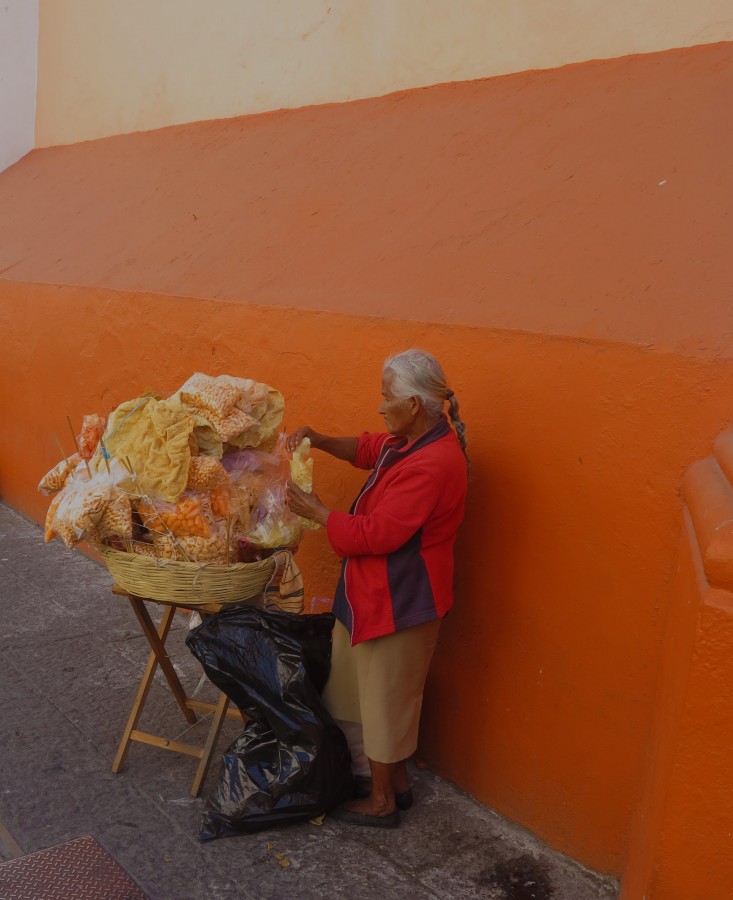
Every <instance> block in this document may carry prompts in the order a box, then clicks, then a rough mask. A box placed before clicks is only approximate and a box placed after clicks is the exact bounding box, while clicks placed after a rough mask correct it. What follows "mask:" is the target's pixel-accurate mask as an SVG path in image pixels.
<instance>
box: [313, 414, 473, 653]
mask: <svg viewBox="0 0 733 900" xmlns="http://www.w3.org/2000/svg"><path fill="white" fill-rule="evenodd" d="M354 465H355V466H356V467H357V468H362V469H371V468H373V469H374V471H373V472H372V474H371V475H370V476H369V478H368V479H367V482H366V484H365V485H364V487H363V488H362V489H361V492H360V494H359V496H358V497H357V498H356V501H355V502H354V504H353V506H352V507H351V510H350V511H349V513H342V512H336V511H334V512H332V513H331V514H330V515H329V517H328V523H327V525H326V529H327V531H328V538H329V540H330V542H331V545H332V547H333V549H334V550H335V551H336V553H338V555H339V556H341V557H343V563H342V567H341V578H340V579H339V584H338V587H337V589H336V597H335V600H334V613H335V615H336V618H338V619H339V621H341V622H343V624H344V625H345V626H346V627H347V628H348V629H349V631H350V633H351V643H352V646H353V645H354V644H358V643H360V642H361V641H367V640H370V639H371V638H376V637H381V636H382V635H385V634H392V633H393V632H395V631H402V630H403V629H405V628H410V627H412V626H413V625H420V624H421V623H423V622H429V621H430V620H432V619H436V618H441V617H442V616H444V615H445V614H446V612H447V611H448V610H449V609H450V607H451V606H452V605H453V545H454V543H455V539H456V532H457V531H458V526H459V525H460V524H461V521H462V520H463V510H464V505H465V499H466V459H465V457H464V455H463V453H462V452H461V448H460V446H459V444H458V440H457V438H456V436H455V434H454V433H453V431H452V430H451V428H450V426H449V424H448V420H447V419H446V418H445V416H442V417H441V419H440V421H439V422H438V423H437V424H436V425H434V426H433V427H432V428H431V429H430V430H429V431H428V432H426V433H425V434H424V435H422V436H421V437H419V438H418V439H417V440H415V441H413V442H412V443H411V444H407V441H406V439H405V438H398V437H393V436H392V435H390V434H369V433H367V432H365V433H364V434H362V436H361V437H360V438H359V444H358V447H357V451H356V459H355V460H354Z"/></svg>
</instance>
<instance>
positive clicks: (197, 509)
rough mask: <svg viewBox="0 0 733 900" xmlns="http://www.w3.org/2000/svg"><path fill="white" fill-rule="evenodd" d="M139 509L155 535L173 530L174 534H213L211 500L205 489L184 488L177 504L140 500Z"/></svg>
mask: <svg viewBox="0 0 733 900" xmlns="http://www.w3.org/2000/svg"><path fill="white" fill-rule="evenodd" d="M137 511H138V513H139V515H140V518H141V520H142V524H143V526H144V527H145V528H147V529H148V531H150V532H151V533H152V534H153V536H155V535H156V534H158V535H160V534H168V533H169V532H170V534H172V535H173V536H174V537H204V538H208V537H210V536H211V531H210V528H209V521H211V518H212V514H211V501H210V500H209V498H208V496H207V495H206V494H205V493H203V492H201V491H184V493H182V494H181V496H180V497H179V498H178V500H177V501H176V502H175V503H169V502H168V501H167V500H139V501H138V503H137Z"/></svg>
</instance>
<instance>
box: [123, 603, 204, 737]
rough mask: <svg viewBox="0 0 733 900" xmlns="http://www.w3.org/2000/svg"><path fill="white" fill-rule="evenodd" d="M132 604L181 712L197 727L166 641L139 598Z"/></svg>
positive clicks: (195, 717)
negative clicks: (156, 628) (162, 638)
mask: <svg viewBox="0 0 733 900" xmlns="http://www.w3.org/2000/svg"><path fill="white" fill-rule="evenodd" d="M130 603H131V604H132V608H133V609H134V610H135V615H136V616H137V618H138V621H139V622H140V627H141V628H142V630H143V631H144V632H145V636H146V637H147V639H148V642H149V644H150V646H151V647H152V648H153V653H155V656H156V658H157V660H158V663H159V665H160V668H161V671H162V672H163V674H164V675H165V678H166V681H167V682H168V686H169V687H170V689H171V691H172V692H173V696H174V697H175V698H176V702H177V703H178V705H179V706H180V708H181V712H182V713H183V715H184V716H185V718H186V721H187V722H188V724H189V725H195V724H196V722H198V718H197V716H196V713H195V712H194V711H193V710H192V709H191V708H190V706H188V697H187V696H186V692H185V691H184V689H183V685H182V684H181V682H180V681H179V680H178V675H176V670H175V669H174V668H173V663H172V662H171V661H170V657H169V656H168V652H167V651H166V649H165V640H161V638H160V635H159V634H158V632H157V631H156V630H155V625H154V623H153V620H152V619H151V618H150V613H149V612H148V610H147V608H146V606H145V604H144V603H143V601H142V600H141V599H140V598H139V597H130ZM168 609H169V610H171V614H170V615H171V618H172V617H173V615H174V613H175V611H176V610H175V607H174V606H169V607H167V610H168ZM166 615H167V611H166V612H165V613H163V616H166ZM167 635H168V630H167V629H166V636H167Z"/></svg>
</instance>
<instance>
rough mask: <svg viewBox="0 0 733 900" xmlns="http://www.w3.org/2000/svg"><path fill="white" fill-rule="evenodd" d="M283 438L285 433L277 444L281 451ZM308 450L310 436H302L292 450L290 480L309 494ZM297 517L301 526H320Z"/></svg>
mask: <svg viewBox="0 0 733 900" xmlns="http://www.w3.org/2000/svg"><path fill="white" fill-rule="evenodd" d="M284 440H285V435H284V434H283V435H282V438H281V443H280V444H279V446H281V447H282V449H283V451H284V447H285V444H284ZM310 452H311V441H310V438H303V440H302V441H301V442H300V443H299V444H298V446H297V447H296V448H295V450H294V451H293V456H292V459H291V460H290V480H291V481H292V482H293V484H295V485H297V487H299V488H300V489H301V491H305V492H306V494H310V493H311V492H312V491H313V460H312V459H311V458H310ZM298 519H299V521H300V524H301V525H302V526H303V528H310V529H311V530H315V529H316V528H320V527H321V526H320V525H319V524H318V522H313V521H311V519H304V518H303V517H302V516H298Z"/></svg>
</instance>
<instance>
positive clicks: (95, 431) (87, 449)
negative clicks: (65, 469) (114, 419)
mask: <svg viewBox="0 0 733 900" xmlns="http://www.w3.org/2000/svg"><path fill="white" fill-rule="evenodd" d="M106 427H107V421H106V419H105V418H104V417H103V416H98V415H96V414H93V415H90V416H84V418H83V419H82V423H81V434H80V435H79V438H78V443H79V453H80V455H81V458H82V459H86V460H90V459H91V458H92V457H93V456H94V451H95V450H96V449H97V445H98V444H99V439H100V438H101V437H102V435H103V434H104V429H105V428H106Z"/></svg>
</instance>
